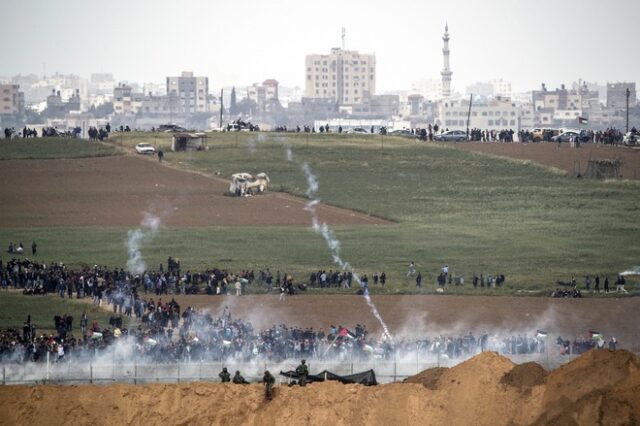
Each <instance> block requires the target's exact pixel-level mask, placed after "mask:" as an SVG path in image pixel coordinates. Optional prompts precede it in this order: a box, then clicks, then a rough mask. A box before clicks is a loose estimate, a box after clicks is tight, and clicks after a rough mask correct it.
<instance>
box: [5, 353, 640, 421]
mask: <svg viewBox="0 0 640 426" xmlns="http://www.w3.org/2000/svg"><path fill="white" fill-rule="evenodd" d="M0 424H2V425H23V424H24V425H38V424H43V425H44V424H46V425H61V424H73V425H116V424H117V425H120V424H127V425H145V426H146V425H149V426H151V425H211V424H216V425H240V424H242V425H245V424H251V425H299V424H308V425H327V424H329V425H332V426H339V425H443V424H444V425H529V424H539V425H548V424H554V425H617V424H619V425H636V424H640V360H638V358H637V357H636V356H635V355H633V354H631V353H629V352H626V351H609V350H597V351H591V352H588V353H586V354H584V355H583V356H581V357H579V358H578V359H576V360H574V361H572V362H570V363H568V364H566V365H565V366H563V367H561V368H559V369H557V370H555V371H553V372H551V373H547V372H545V371H544V370H543V369H542V368H541V367H540V366H539V365H537V364H534V363H527V364H522V365H514V364H513V363H512V362H511V361H510V360H508V359H507V358H505V357H502V356H500V355H498V354H496V353H491V352H489V353H483V354H480V355H478V356H476V357H474V358H471V359H470V360H468V361H466V362H464V363H461V364H459V365H458V366H456V367H453V368H450V369H445V368H439V369H432V370H427V371H424V372H422V373H420V374H418V375H416V376H413V377H411V378H409V379H407V380H406V381H405V382H404V383H394V384H389V385H382V386H376V387H363V386H359V385H342V384H339V383H336V382H326V383H317V384H312V385H309V386H307V387H305V388H300V387H286V386H277V389H276V397H275V399H274V400H272V401H265V400H264V397H263V389H262V387H261V386H260V385H258V384H253V385H247V386H240V385H232V384H224V385H223V384H217V383H191V384H171V385H169V384H154V385H144V386H134V385H121V384H116V385H108V386H94V385H82V386H55V385H44V386H32V387H30V386H4V387H2V388H0Z"/></svg>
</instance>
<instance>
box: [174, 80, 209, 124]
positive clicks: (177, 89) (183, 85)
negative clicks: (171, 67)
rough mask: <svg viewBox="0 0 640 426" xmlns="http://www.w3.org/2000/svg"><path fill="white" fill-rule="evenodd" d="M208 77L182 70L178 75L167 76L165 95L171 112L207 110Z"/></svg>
mask: <svg viewBox="0 0 640 426" xmlns="http://www.w3.org/2000/svg"><path fill="white" fill-rule="evenodd" d="M208 95H209V78H208V77H195V76H194V75H193V73H192V72H188V71H183V72H182V75H181V76H180V77H167V96H169V99H170V105H171V109H172V112H178V113H187V114H188V113H194V112H208V109H209V104H208V102H207V97H208Z"/></svg>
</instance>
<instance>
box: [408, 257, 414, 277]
mask: <svg viewBox="0 0 640 426" xmlns="http://www.w3.org/2000/svg"><path fill="white" fill-rule="evenodd" d="M415 274H416V264H415V263H413V260H412V261H411V262H410V263H409V270H408V271H407V278H409V277H410V276H413V275H415Z"/></svg>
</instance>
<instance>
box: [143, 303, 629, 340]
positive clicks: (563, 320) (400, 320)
mask: <svg viewBox="0 0 640 426" xmlns="http://www.w3.org/2000/svg"><path fill="white" fill-rule="evenodd" d="M144 297H145V298H149V297H153V296H151V295H147V296H144ZM153 298H154V300H155V301H157V298H156V297H153ZM162 299H163V301H168V298H167V296H164V297H163V298H162ZM169 299H170V297H169ZM175 299H176V301H177V302H178V303H179V304H180V306H181V308H183V309H184V308H186V307H187V306H192V307H198V308H203V309H209V310H210V311H211V312H212V314H214V315H215V314H218V315H220V314H222V312H223V310H224V307H225V306H229V309H230V310H231V314H232V315H234V316H238V317H240V318H243V319H249V320H250V321H252V323H253V324H254V326H256V327H258V328H260V329H261V328H264V327H270V326H272V325H274V324H288V325H296V326H299V327H313V328H316V329H317V328H321V327H322V328H324V329H325V330H327V329H328V327H329V326H330V325H336V326H338V325H342V326H344V327H347V328H352V327H354V326H355V325H356V324H364V325H366V326H367V328H368V329H369V330H370V331H371V332H373V333H381V327H380V324H379V323H378V321H377V320H376V318H375V317H374V316H373V314H372V313H371V309H370V308H369V306H368V305H367V303H366V302H365V299H364V297H363V296H357V295H313V296H305V295H300V296H290V297H287V298H286V299H285V301H283V302H280V301H279V296H278V295H266V296H260V295H248V296H240V297H237V296H206V295H197V296H175ZM372 300H373V302H374V303H375V305H376V306H377V308H378V310H379V311H380V314H381V315H382V317H383V318H384V320H385V322H386V323H387V325H388V326H389V328H390V331H391V333H392V334H401V335H422V336H425V335H426V336H433V335H437V334H440V333H444V334H449V333H451V335H456V336H457V335H460V334H461V333H465V334H466V333H468V332H469V331H472V332H473V333H476V334H478V333H483V332H500V331H501V332H510V333H516V334H520V333H521V334H523V335H528V336H533V335H535V333H536V331H537V330H539V329H540V330H544V331H547V332H548V333H549V336H550V338H552V339H555V338H556V337H557V336H562V337H564V338H565V339H573V338H575V337H585V338H588V337H589V335H588V333H589V331H591V330H595V331H599V332H600V333H603V334H604V336H605V338H606V339H610V338H611V337H616V339H617V340H618V341H620V342H621V347H623V348H625V349H629V350H632V351H634V352H638V351H640V334H639V333H638V320H637V312H638V309H640V298H629V297H627V298H615V297H614V296H613V295H612V296H611V297H607V298H593V299H586V298H585V299H551V298H537V297H536V298H534V297H486V296H447V295H443V296H440V295H439V296H425V295H409V296H388V295H384V296H373V297H372Z"/></svg>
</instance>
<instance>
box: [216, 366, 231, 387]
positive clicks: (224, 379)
mask: <svg viewBox="0 0 640 426" xmlns="http://www.w3.org/2000/svg"><path fill="white" fill-rule="evenodd" d="M218 377H220V380H221V381H222V383H229V382H230V381H231V374H229V372H228V371H227V367H223V368H222V371H221V372H220V374H218Z"/></svg>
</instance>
